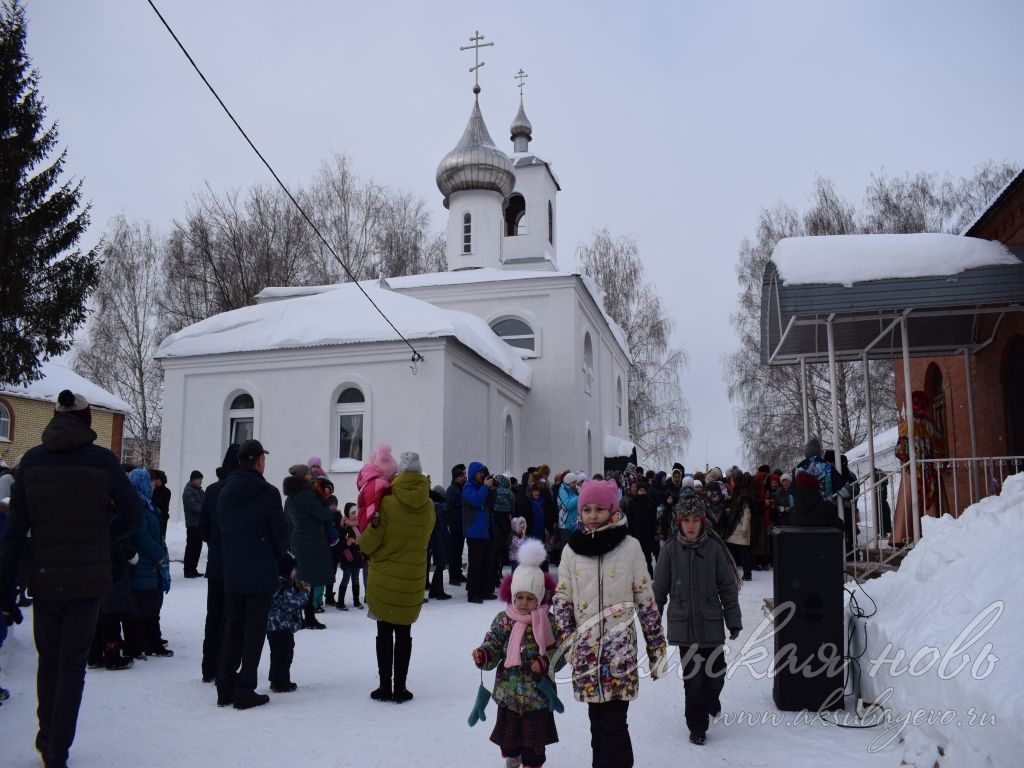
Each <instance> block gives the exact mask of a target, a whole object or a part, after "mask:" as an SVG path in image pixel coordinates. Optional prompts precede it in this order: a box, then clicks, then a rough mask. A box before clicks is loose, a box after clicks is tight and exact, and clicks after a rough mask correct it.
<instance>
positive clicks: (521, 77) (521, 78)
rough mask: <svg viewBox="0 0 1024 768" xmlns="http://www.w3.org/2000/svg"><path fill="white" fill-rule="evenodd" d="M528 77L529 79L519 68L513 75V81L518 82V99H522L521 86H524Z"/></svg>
mask: <svg viewBox="0 0 1024 768" xmlns="http://www.w3.org/2000/svg"><path fill="white" fill-rule="evenodd" d="M528 77H529V75H528V74H526V72H524V71H523V68H522V67H520V68H519V71H518V72H516V74H515V79H516V80H518V81H519V98H520V99H522V98H523V86H524V85H526V78H528Z"/></svg>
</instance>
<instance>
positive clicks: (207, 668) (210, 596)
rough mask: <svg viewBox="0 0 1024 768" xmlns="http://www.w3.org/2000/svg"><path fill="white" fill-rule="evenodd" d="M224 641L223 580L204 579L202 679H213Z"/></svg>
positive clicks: (218, 664)
mask: <svg viewBox="0 0 1024 768" xmlns="http://www.w3.org/2000/svg"><path fill="white" fill-rule="evenodd" d="M223 642H224V581H223V579H207V580H206V629H205V632H204V634H203V662H202V669H203V680H214V679H216V677H217V670H218V669H219V668H220V663H219V662H220V647H221V645H222V644H223Z"/></svg>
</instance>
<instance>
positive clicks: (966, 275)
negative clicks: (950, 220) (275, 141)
mask: <svg viewBox="0 0 1024 768" xmlns="http://www.w3.org/2000/svg"><path fill="white" fill-rule="evenodd" d="M1010 250H1011V252H1013V254H1014V255H1015V256H1016V257H1017V258H1018V259H1019V260H1020V262H1021V263H1018V264H1016V265H1000V266H990V267H978V268H976V269H970V270H967V271H965V272H961V273H959V274H957V275H951V276H950V275H946V276H933V277H910V278H896V279H888V280H871V281H867V282H863V283H854V284H853V285H852V286H850V287H845V286H842V285H837V284H828V283H812V284H806V285H787V284H786V283H785V281H784V280H783V279H782V277H781V276H780V275H779V271H778V269H776V267H775V264H774V263H773V262H770V261H769V262H768V266H767V268H766V269H765V272H764V281H763V283H762V288H761V363H762V364H766V365H792V364H796V363H799V362H801V361H803V362H805V363H824V362H828V360H829V351H828V333H827V327H828V325H830V324H831V325H832V329H833V331H832V332H833V337H834V338H833V341H834V344H835V346H834V354H835V359H836V360H837V361H843V360H860V359H861V358H862V357H863V355H864V354H865V353H867V355H868V358H869V359H873V360H877V359H894V358H898V357H901V356H902V354H903V342H902V338H901V335H900V320H902V319H906V326H907V337H908V338H907V342H908V346H909V352H910V355H911V356H925V355H926V356H945V355H955V354H959V353H962V352H963V351H965V350H966V351H968V352H975V351H977V350H979V349H981V348H982V347H984V346H985V345H986V344H987V343H988V342H989V340H990V337H991V333H988V334H981V333H980V328H979V320H980V318H981V316H983V315H991V314H996V315H999V314H1001V313H1004V312H1020V311H1021V310H1022V309H1024V248H1020V247H1016V248H1011V249H1010ZM822 257H823V258H825V257H826V254H822Z"/></svg>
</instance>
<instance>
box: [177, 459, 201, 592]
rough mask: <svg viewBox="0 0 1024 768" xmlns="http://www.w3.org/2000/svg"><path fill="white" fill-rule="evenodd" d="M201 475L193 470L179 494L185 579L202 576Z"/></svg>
mask: <svg viewBox="0 0 1024 768" xmlns="http://www.w3.org/2000/svg"><path fill="white" fill-rule="evenodd" d="M205 496H206V493H205V492H204V491H203V473H202V472H200V471H199V470H198V469H193V470H192V474H191V475H189V478H188V485H186V486H185V490H184V491H182V492H181V505H182V506H183V507H184V508H185V558H184V559H185V578H186V579H195V578H198V577H199V576H202V575H203V574H201V573H200V572H199V555H200V554H202V551H203V529H202V517H203V498H204V497H205Z"/></svg>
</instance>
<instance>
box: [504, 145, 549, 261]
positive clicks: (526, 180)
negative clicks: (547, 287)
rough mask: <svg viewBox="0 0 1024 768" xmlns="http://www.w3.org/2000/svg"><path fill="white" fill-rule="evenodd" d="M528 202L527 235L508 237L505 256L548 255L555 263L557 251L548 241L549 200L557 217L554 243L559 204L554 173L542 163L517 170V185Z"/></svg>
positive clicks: (535, 256) (508, 258)
mask: <svg viewBox="0 0 1024 768" xmlns="http://www.w3.org/2000/svg"><path fill="white" fill-rule="evenodd" d="M514 192H518V193H519V194H521V195H522V196H523V199H524V200H525V201H526V229H527V232H526V234H522V235H515V236H512V237H509V236H506V237H505V250H504V253H503V254H502V258H503V259H505V260H510V259H523V258H543V257H547V258H549V259H550V260H551V261H552V262H554V263H555V264H556V268H557V253H556V249H555V246H554V244H553V243H551V242H549V240H548V203H549V202H550V203H551V207H552V213H553V215H554V218H555V232H554V235H555V243H557V242H558V229H557V227H558V208H557V206H558V203H557V200H556V195H555V193H556V189H555V184H554V182H553V181H552V180H551V174H550V173H548V170H547V168H546V167H545V166H543V165H536V166H529V167H526V168H517V169H516V186H515V190H514Z"/></svg>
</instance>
